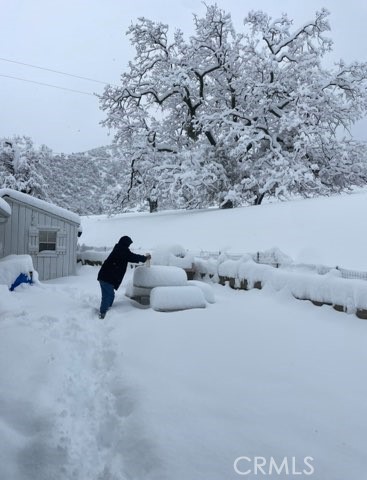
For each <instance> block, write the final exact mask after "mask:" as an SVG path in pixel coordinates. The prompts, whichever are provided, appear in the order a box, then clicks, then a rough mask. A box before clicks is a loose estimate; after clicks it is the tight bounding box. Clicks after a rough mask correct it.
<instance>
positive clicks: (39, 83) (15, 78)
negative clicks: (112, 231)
mask: <svg viewBox="0 0 367 480" xmlns="http://www.w3.org/2000/svg"><path fill="white" fill-rule="evenodd" d="M0 77H5V78H12V79H13V80H21V81H22V82H29V83H35V84H37V85H42V86H44V87H52V88H58V89H59V90H66V91H68V92H74V93H82V94H83V95H90V96H92V97H94V96H95V94H94V93H90V92H82V91H81V90H74V89H72V88H65V87H59V86H57V85H51V84H50V83H43V82H36V81H34V80H27V79H26V78H20V77H13V76H11V75H3V74H1V73H0Z"/></svg>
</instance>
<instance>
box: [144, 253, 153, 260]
mask: <svg viewBox="0 0 367 480" xmlns="http://www.w3.org/2000/svg"><path fill="white" fill-rule="evenodd" d="M145 256H146V257H147V261H148V260H150V259H151V258H152V256H151V254H150V253H146V254H145Z"/></svg>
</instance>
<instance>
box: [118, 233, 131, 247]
mask: <svg viewBox="0 0 367 480" xmlns="http://www.w3.org/2000/svg"><path fill="white" fill-rule="evenodd" d="M132 243H133V241H132V240H131V238H130V237H128V236H127V235H125V236H123V237H121V238H120V240H119V245H120V246H122V247H129V246H130V245H131V244H132Z"/></svg>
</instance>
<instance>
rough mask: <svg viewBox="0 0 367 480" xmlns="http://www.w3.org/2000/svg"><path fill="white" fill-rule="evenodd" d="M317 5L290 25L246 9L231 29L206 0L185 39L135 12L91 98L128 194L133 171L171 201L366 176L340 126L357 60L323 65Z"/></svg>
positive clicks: (351, 104) (362, 95)
mask: <svg viewBox="0 0 367 480" xmlns="http://www.w3.org/2000/svg"><path fill="white" fill-rule="evenodd" d="M327 17H328V12H327V11H326V10H322V11H321V12H317V13H316V15H315V18H314V19H312V20H311V21H309V22H306V23H305V24H304V25H302V26H300V27H299V28H294V27H293V24H292V21H291V20H290V19H289V18H288V17H287V15H283V16H282V17H281V18H279V19H275V20H273V19H272V18H270V17H269V16H268V15H266V14H265V13H263V12H251V13H249V14H248V16H247V17H246V18H245V20H244V30H243V32H241V33H236V32H235V30H234V28H233V25H232V22H231V17H230V15H229V14H228V13H226V12H224V11H223V10H221V9H220V8H218V7H217V6H215V5H214V6H207V7H206V14H205V16H204V17H203V18H199V17H197V16H194V23H195V34H194V35H192V36H191V37H190V38H189V39H188V40H185V39H184V35H183V33H182V32H181V31H179V30H176V31H175V32H174V34H173V36H172V38H170V37H169V31H168V30H169V29H168V26H167V25H164V24H162V23H155V22H152V21H150V20H147V19H145V18H140V19H139V20H138V21H137V23H135V24H134V25H132V26H131V27H130V28H129V30H128V34H129V35H130V39H131V43H132V45H133V46H134V47H135V50H136V56H135V58H134V60H133V61H131V62H130V63H129V69H128V71H127V72H125V73H123V74H122V77H121V83H122V85H121V87H113V86H108V87H107V88H106V90H105V92H104V94H103V95H102V96H101V99H100V101H101V108H102V109H103V110H104V111H105V112H106V114H107V116H106V119H105V121H104V124H105V125H107V126H108V127H110V128H114V129H116V132H117V133H116V137H115V141H116V142H117V144H119V145H120V146H122V148H123V149H125V150H126V152H132V162H131V171H130V175H131V183H130V187H131V188H130V194H131V193H132V191H133V190H134V189H135V188H137V189H138V190H139V188H140V189H141V184H142V183H143V184H145V185H148V184H150V185H153V186H154V188H155V191H158V192H159V196H163V197H165V198H170V200H171V202H172V205H174V204H176V205H181V206H186V207H190V206H192V207H199V206H202V205H208V204H218V203H219V204H222V205H225V206H231V205H235V204H242V203H244V202H246V203H252V204H260V203H261V201H262V200H263V198H264V197H265V196H275V197H278V198H286V197H288V196H289V195H290V194H301V195H304V196H309V195H316V194H327V193H329V192H333V191H340V190H341V189H345V188H348V187H350V186H351V185H355V184H356V185H359V184H364V183H365V181H366V148H365V146H364V145H362V144H359V145H358V144H357V142H353V141H352V139H351V137H350V134H349V131H350V127H351V126H352V125H353V123H354V122H356V121H357V120H359V119H360V118H362V117H363V116H364V115H365V112H366V108H367V90H366V85H367V82H366V80H367V64H365V63H357V62H355V63H353V64H351V65H347V64H346V63H344V62H342V61H340V62H339V63H338V64H337V65H335V68H334V69H332V70H328V69H326V68H324V67H323V66H322V63H321V62H322V58H323V57H324V55H325V54H327V53H328V52H329V51H330V50H331V47H332V42H331V40H330V39H329V38H327V37H326V36H325V33H326V32H327V31H328V30H329V24H328V21H327ZM344 137H345V138H344ZM142 178H144V180H143V181H142ZM136 179H138V180H137V181H136V182H135V180H136ZM139 182H140V183H139Z"/></svg>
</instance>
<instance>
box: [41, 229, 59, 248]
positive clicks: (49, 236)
mask: <svg viewBox="0 0 367 480" xmlns="http://www.w3.org/2000/svg"><path fill="white" fill-rule="evenodd" d="M56 233H57V232H56V231H52V230H40V232H39V252H43V251H44V250H54V251H55V250H56Z"/></svg>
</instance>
